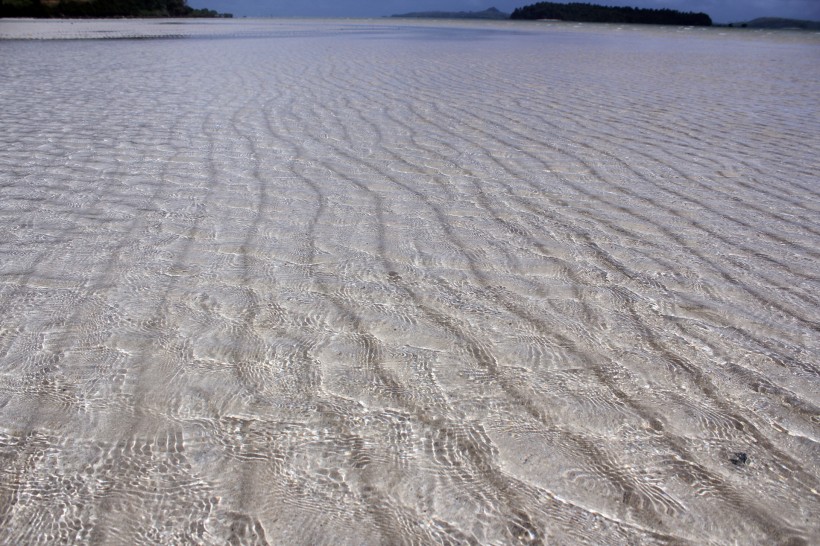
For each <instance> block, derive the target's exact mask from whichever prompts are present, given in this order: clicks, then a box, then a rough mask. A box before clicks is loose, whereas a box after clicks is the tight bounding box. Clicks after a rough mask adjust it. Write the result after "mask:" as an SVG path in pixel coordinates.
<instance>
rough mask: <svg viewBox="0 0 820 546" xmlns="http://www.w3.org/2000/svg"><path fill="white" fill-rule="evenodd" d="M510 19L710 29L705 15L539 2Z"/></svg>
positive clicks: (518, 10) (517, 11)
mask: <svg viewBox="0 0 820 546" xmlns="http://www.w3.org/2000/svg"><path fill="white" fill-rule="evenodd" d="M510 19H531V20H537V19H556V20H560V21H578V22H585V23H629V24H652V25H685V26H711V25H712V19H711V18H710V17H709V16H708V15H707V14H705V13H692V12H680V11H675V10H671V9H644V8H630V7H609V6H599V5H596V4H583V3H572V4H558V3H556V2H538V3H536V4H531V5H529V6H524V7H521V8H517V9H516V10H514V11H513V12H512V15H510Z"/></svg>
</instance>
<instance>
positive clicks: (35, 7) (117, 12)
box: [0, 0, 232, 18]
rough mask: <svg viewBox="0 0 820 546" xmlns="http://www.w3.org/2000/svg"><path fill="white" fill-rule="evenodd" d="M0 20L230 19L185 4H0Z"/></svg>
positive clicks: (39, 0) (48, 0)
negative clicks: (32, 18) (109, 18)
mask: <svg viewBox="0 0 820 546" xmlns="http://www.w3.org/2000/svg"><path fill="white" fill-rule="evenodd" d="M0 17H36V18H51V17H68V18H72V17H232V15H231V14H230V13H217V12H216V11H214V10H210V9H194V8H192V7H191V6H189V5H188V4H187V2H186V0H0Z"/></svg>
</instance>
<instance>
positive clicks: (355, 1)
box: [188, 0, 820, 23]
mask: <svg viewBox="0 0 820 546" xmlns="http://www.w3.org/2000/svg"><path fill="white" fill-rule="evenodd" d="M577 1H583V2H589V3H595V4H602V5H623V6H634V7H644V8H670V9H676V10H680V11H703V12H706V13H708V14H709V15H710V16H711V17H712V19H713V20H714V21H715V22H718V23H729V22H735V21H748V20H749V19H754V18H755V17H765V16H774V17H790V18H795V19H812V20H820V0H577ZM188 3H189V4H190V5H191V6H193V7H197V8H199V7H207V8H210V9H215V10H217V11H220V12H229V13H233V14H234V15H237V16H242V15H246V16H249V17H253V16H262V17H270V16H272V17H381V16H383V15H392V14H394V13H405V12H408V11H429V10H446V11H474V10H482V9H486V8H488V7H490V6H495V7H496V8H498V9H500V10H502V11H507V12H510V11H512V10H513V9H515V8H517V7H521V6H525V5H528V4H534V3H535V0H523V1H522V0H189V2H188Z"/></svg>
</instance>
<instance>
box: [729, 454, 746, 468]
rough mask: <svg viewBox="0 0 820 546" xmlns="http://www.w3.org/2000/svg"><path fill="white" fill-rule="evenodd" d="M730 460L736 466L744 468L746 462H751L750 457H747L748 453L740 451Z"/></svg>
mask: <svg viewBox="0 0 820 546" xmlns="http://www.w3.org/2000/svg"><path fill="white" fill-rule="evenodd" d="M729 460H730V461H731V462H732V464H733V465H735V466H744V465H745V464H746V462H747V461H748V460H749V456H748V455H746V453H744V452H743V451H738V452H737V453H734V454H733V455H732V456H731V457H729Z"/></svg>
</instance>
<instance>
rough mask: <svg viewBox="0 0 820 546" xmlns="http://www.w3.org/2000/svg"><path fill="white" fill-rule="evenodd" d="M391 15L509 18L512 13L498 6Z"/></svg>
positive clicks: (430, 17)
mask: <svg viewBox="0 0 820 546" xmlns="http://www.w3.org/2000/svg"><path fill="white" fill-rule="evenodd" d="M391 17H408V18H414V19H509V18H510V14H509V13H504V12H502V11H498V10H497V9H496V8H489V9H485V10H484V11H414V12H412V13H401V14H398V15H391Z"/></svg>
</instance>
